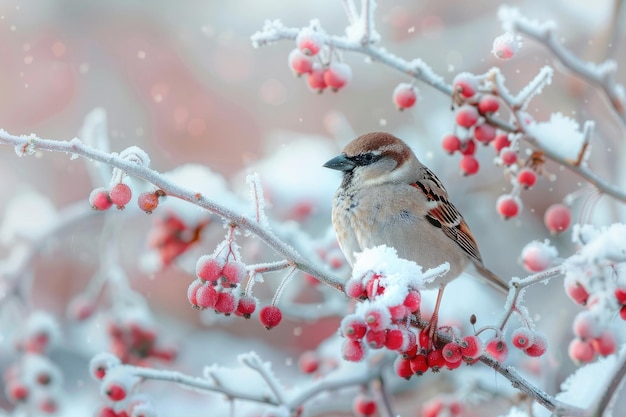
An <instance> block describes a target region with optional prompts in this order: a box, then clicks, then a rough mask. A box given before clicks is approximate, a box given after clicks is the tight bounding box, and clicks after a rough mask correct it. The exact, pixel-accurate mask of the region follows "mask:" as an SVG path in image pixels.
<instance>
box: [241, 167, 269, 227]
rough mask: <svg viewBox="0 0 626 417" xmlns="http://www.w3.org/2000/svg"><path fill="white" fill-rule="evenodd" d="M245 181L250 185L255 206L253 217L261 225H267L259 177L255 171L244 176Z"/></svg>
mask: <svg viewBox="0 0 626 417" xmlns="http://www.w3.org/2000/svg"><path fill="white" fill-rule="evenodd" d="M246 183H247V184H248V186H249V187H250V194H251V197H252V201H253V202H254V207H255V219H256V221H257V223H259V224H261V225H262V226H263V227H269V222H268V220H267V215H266V214H265V198H264V197H263V187H261V178H260V177H259V174H258V173H257V172H255V173H253V174H249V175H247V176H246Z"/></svg>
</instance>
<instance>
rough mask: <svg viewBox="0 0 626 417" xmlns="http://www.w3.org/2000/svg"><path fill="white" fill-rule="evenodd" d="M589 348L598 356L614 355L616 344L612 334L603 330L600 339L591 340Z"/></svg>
mask: <svg viewBox="0 0 626 417" xmlns="http://www.w3.org/2000/svg"><path fill="white" fill-rule="evenodd" d="M591 346H592V347H593V350H595V351H596V353H597V354H598V355H601V356H607V355H610V354H612V353H615V349H616V348H617V342H616V341H615V336H614V335H613V332H611V331H610V330H605V331H603V332H602V333H601V334H600V337H598V338H596V339H593V340H591Z"/></svg>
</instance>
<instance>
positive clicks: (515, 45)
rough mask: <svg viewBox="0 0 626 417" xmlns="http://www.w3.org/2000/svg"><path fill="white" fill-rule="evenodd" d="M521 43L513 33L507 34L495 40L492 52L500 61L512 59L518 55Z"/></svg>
mask: <svg viewBox="0 0 626 417" xmlns="http://www.w3.org/2000/svg"><path fill="white" fill-rule="evenodd" d="M519 48H520V41H519V40H518V39H517V36H516V35H514V34H513V33H511V32H506V33H504V34H502V35H500V36H498V37H497V38H495V39H494V40H493V45H492V49H491V52H492V53H493V54H494V55H495V56H496V57H498V58H500V59H510V58H513V57H514V56H515V54H517V51H518V50H519Z"/></svg>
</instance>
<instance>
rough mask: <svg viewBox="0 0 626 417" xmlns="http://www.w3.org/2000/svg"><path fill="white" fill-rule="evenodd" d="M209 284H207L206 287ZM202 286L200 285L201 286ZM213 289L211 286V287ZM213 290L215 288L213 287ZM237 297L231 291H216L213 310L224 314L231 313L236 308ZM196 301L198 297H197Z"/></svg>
mask: <svg viewBox="0 0 626 417" xmlns="http://www.w3.org/2000/svg"><path fill="white" fill-rule="evenodd" d="M208 287H209V286H207V288H208ZM201 288H202V287H201ZM211 288H212V289H213V287H211ZM213 290H214V291H215V289H213ZM238 301H239V300H237V297H235V294H233V293H232V292H226V291H222V292H219V293H217V301H216V302H215V311H217V312H218V313H223V314H226V315H229V314H232V313H234V312H235V310H237V304H238ZM198 302H200V299H199V298H198Z"/></svg>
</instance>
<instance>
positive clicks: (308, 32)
mask: <svg viewBox="0 0 626 417" xmlns="http://www.w3.org/2000/svg"><path fill="white" fill-rule="evenodd" d="M296 45H298V49H300V51H302V53H303V54H305V55H308V56H314V55H317V53H318V52H319V51H320V49H321V48H322V39H321V35H320V34H319V33H318V32H316V31H314V30H312V29H308V28H307V29H303V30H301V31H300V33H298V36H297V37H296Z"/></svg>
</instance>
